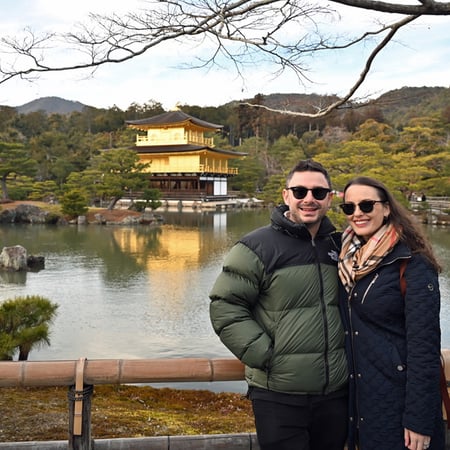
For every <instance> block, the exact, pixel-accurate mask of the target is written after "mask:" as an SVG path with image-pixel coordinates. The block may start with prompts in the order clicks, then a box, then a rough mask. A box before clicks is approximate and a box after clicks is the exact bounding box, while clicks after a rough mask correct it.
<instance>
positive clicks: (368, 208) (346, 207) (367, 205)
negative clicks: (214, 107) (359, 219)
mask: <svg viewBox="0 0 450 450" xmlns="http://www.w3.org/2000/svg"><path fill="white" fill-rule="evenodd" d="M375 203H386V202H385V201H384V200H363V201H362V202H359V203H358V204H357V205H355V204H354V203H341V204H340V205H339V206H340V207H341V208H342V211H344V214H345V215H347V216H351V215H352V214H353V213H354V212H355V209H356V207H357V206H358V207H359V209H360V211H361V212H363V213H370V212H372V211H373V208H374V206H375Z"/></svg>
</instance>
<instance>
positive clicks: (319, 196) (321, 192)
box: [286, 186, 331, 200]
mask: <svg viewBox="0 0 450 450" xmlns="http://www.w3.org/2000/svg"><path fill="white" fill-rule="evenodd" d="M286 189H288V190H291V191H292V194H293V195H294V197H295V198H296V199H297V200H301V199H303V198H305V197H306V196H307V195H308V191H311V193H312V195H313V197H314V198H315V199H316V200H323V199H324V198H325V197H326V196H327V195H328V194H329V193H330V192H331V189H328V188H324V187H315V188H312V189H308V188H305V187H304V186H294V187H288V188H286Z"/></svg>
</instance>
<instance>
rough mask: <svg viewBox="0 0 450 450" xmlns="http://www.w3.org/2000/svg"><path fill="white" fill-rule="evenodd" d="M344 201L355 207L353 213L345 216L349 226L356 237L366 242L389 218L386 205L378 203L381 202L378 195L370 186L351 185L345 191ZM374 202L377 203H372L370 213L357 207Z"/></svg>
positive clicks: (388, 210)
mask: <svg viewBox="0 0 450 450" xmlns="http://www.w3.org/2000/svg"><path fill="white" fill-rule="evenodd" d="M344 199H345V203H351V204H353V205H355V208H354V209H355V210H354V212H353V213H352V214H350V215H347V220H348V223H349V225H350V226H351V227H352V228H353V231H354V232H355V233H356V234H357V235H358V236H361V237H362V238H364V239H365V240H366V241H367V240H368V239H370V238H371V237H372V236H373V235H374V234H375V233H376V232H377V231H378V230H379V229H380V228H381V227H382V226H383V221H384V219H385V218H387V217H388V216H389V213H390V209H389V205H388V203H382V202H379V200H382V199H381V198H380V194H379V193H378V191H377V190H376V189H375V188H374V187H372V186H364V185H358V184H354V185H351V186H350V187H349V188H347V190H346V191H345V195H344ZM374 200H375V201H377V202H376V203H373V210H372V211H371V212H363V211H361V209H360V207H359V206H358V205H359V203H360V202H364V201H374ZM383 200H384V199H383Z"/></svg>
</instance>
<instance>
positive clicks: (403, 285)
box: [400, 259, 408, 298]
mask: <svg viewBox="0 0 450 450" xmlns="http://www.w3.org/2000/svg"><path fill="white" fill-rule="evenodd" d="M406 264H408V262H407V260H406V259H402V261H401V263H400V290H401V291H402V296H403V298H405V295H406V279H405V277H404V276H403V275H404V274H405V270H406Z"/></svg>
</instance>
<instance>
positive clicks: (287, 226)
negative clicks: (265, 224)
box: [271, 205, 336, 239]
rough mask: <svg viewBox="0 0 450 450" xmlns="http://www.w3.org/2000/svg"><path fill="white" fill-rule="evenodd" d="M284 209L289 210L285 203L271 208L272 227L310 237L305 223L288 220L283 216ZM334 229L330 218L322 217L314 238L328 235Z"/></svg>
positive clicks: (292, 234)
mask: <svg viewBox="0 0 450 450" xmlns="http://www.w3.org/2000/svg"><path fill="white" fill-rule="evenodd" d="M286 211H289V207H288V206H287V205H279V206H277V207H275V208H273V210H272V215H271V221H272V227H273V228H275V229H277V230H279V231H282V232H284V233H287V234H290V235H291V236H295V237H300V238H303V239H311V234H310V232H309V230H308V228H307V227H306V226H305V224H304V223H295V222H292V220H289V219H288V218H287V217H286V216H285V213H286ZM335 231H336V227H335V226H334V225H333V224H332V223H331V221H330V219H329V218H328V217H324V218H323V219H322V222H321V223H320V227H319V230H318V232H317V235H316V238H320V237H323V236H328V235H329V234H331V233H334V232H335Z"/></svg>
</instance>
